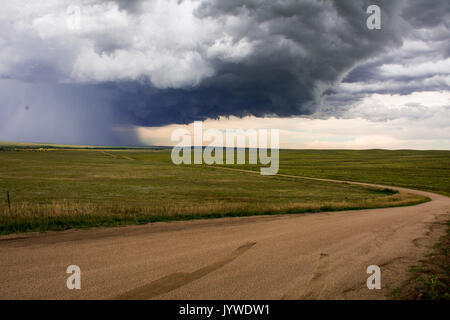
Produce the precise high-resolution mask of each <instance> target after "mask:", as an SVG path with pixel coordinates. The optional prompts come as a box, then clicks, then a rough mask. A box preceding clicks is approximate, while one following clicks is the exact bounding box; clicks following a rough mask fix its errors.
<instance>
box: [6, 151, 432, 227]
mask: <svg viewBox="0 0 450 320" xmlns="http://www.w3.org/2000/svg"><path fill="white" fill-rule="evenodd" d="M40 150H41V151H40ZM43 150H46V151H43ZM7 193H8V194H9V196H10V202H9V204H8V201H7ZM0 195H1V196H2V197H3V198H4V201H0V233H1V234H8V233H14V232H24V231H45V230H63V229H68V228H74V227H76V228H81V227H94V226H119V225H127V224H142V223H148V222H153V221H171V220H181V219H183V220H184V219H196V218H212V217H226V216H246V215H257V214H280V213H302V212H318V211H325V210H326V211H332V210H346V209H362V208H379V207H386V206H399V205H409V204H414V203H420V202H423V201H426V200H427V199H426V198H423V197H419V196H415V195H411V194H403V193H396V192H393V191H392V190H381V189H376V188H365V187H361V186H354V185H349V184H337V183H329V182H320V181H310V180H305V179H295V178H287V177H277V176H271V177H263V176H260V175H254V174H245V173H241V172H233V171H229V170H219V169H215V168H211V167H208V166H203V165H195V166H194V165H192V166H175V165H173V164H172V163H171V160H170V150H133V149H131V150H115V149H111V150H106V149H101V150H85V149H79V150H75V149H74V150H65V149H53V148H46V149H39V148H36V149H20V148H19V149H8V150H6V151H2V152H0Z"/></svg>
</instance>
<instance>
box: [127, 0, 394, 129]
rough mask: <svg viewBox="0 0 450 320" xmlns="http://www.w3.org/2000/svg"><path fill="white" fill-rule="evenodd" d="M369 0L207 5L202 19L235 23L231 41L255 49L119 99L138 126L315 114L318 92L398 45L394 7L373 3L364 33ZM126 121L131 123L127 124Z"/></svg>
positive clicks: (202, 8) (199, 12)
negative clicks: (208, 70) (193, 82)
mask: <svg viewBox="0 0 450 320" xmlns="http://www.w3.org/2000/svg"><path fill="white" fill-rule="evenodd" d="M370 4H373V1H362V0H361V1H352V2H346V1H335V2H330V1H301V2H299V1H272V0H270V1H269V0H267V1H260V0H258V1H246V2H245V4H244V3H243V2H242V1H207V2H205V3H203V4H202V5H201V6H200V7H199V8H198V10H197V12H196V14H197V16H198V17H200V18H202V19H206V18H208V19H222V20H223V19H226V18H229V17H235V18H238V19H242V21H243V23H242V25H241V26H237V27H235V28H234V29H232V30H228V32H229V35H230V36H231V37H232V39H233V42H238V41H240V40H241V39H246V40H247V41H249V42H251V43H255V45H254V48H253V51H252V53H251V54H249V55H247V56H246V57H245V58H244V59H243V60H241V61H239V62H238V63H236V62H227V61H223V60H222V59H220V57H219V58H216V59H213V60H211V61H210V62H211V63H212V65H213V69H214V70H215V75H214V76H212V77H209V78H206V79H204V80H203V81H202V82H201V83H200V84H199V85H198V86H197V87H194V88H186V89H185V88H181V89H169V90H167V89H165V90H156V91H155V90H151V89H149V88H147V87H146V86H142V85H136V86H137V87H138V89H136V90H137V91H135V93H124V95H123V96H122V97H121V100H120V104H122V105H124V106H127V108H128V109H129V110H130V114H132V115H133V116H134V121H136V122H137V123H138V124H139V125H161V124H168V123H189V122H192V121H194V120H202V119H205V118H214V117H218V116H229V115H235V116H246V115H254V116H265V115H277V116H294V115H309V114H312V113H314V112H315V111H316V108H317V105H318V104H319V100H320V99H321V95H322V92H323V90H324V89H326V88H328V87H331V86H333V85H334V84H335V83H337V82H338V81H339V80H340V79H341V77H342V76H343V75H345V73H346V72H347V71H349V70H350V69H351V68H352V67H354V66H355V65H356V64H357V63H358V62H361V61H364V60H365V59H367V58H369V57H371V56H375V55H377V54H379V53H380V52H383V51H385V50H387V49H388V48H390V47H396V46H399V45H400V44H401V37H400V35H401V33H400V32H399V30H400V29H401V25H400V24H399V22H398V17H397V15H398V14H399V3H398V2H393V1H380V2H378V4H379V5H380V6H381V7H382V8H383V13H384V12H385V13H384V25H383V29H382V30H380V31H373V30H369V29H368V28H367V27H366V19H367V16H368V15H367V14H366V8H367V7H368V6H369V5H370ZM132 121H133V120H132Z"/></svg>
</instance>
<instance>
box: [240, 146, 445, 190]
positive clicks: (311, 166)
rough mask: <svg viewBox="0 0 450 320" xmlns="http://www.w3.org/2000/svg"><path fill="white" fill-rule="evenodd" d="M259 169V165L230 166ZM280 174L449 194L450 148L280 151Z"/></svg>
mask: <svg viewBox="0 0 450 320" xmlns="http://www.w3.org/2000/svg"><path fill="white" fill-rule="evenodd" d="M233 167H238V168H242V169H249V170H259V166H253V165H240V166H233ZM278 173H280V174H289V175H299V176H308V177H316V178H329V179H337V180H349V181H361V182H371V183H380V184H387V185H395V186H402V187H407V188H411V189H418V190H425V191H432V192H436V193H440V194H443V195H446V196H450V151H416V150H395V151H388V150H282V151H280V170H279V172H278Z"/></svg>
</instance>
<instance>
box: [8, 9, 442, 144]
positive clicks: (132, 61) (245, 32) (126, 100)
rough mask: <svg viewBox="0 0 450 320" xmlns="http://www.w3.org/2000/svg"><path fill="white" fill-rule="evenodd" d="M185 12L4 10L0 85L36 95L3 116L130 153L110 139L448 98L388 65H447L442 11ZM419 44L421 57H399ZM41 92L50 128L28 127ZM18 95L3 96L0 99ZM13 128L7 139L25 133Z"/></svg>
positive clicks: (412, 53)
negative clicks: (374, 20) (362, 104)
mask: <svg viewBox="0 0 450 320" xmlns="http://www.w3.org/2000/svg"><path fill="white" fill-rule="evenodd" d="M19 2H20V1H19ZM24 2H26V1H24ZM73 2H75V3H73ZM188 2H189V1H175V2H174V1H169V0H168V1H159V2H158V1H144V0H128V1H127V0H114V1H108V2H106V1H92V0H79V1H76V0H74V1H65V2H64V1H61V2H60V3H58V5H55V7H54V8H52V7H45V6H43V5H41V4H39V3H38V2H36V3H34V2H33V3H30V4H29V5H28V6H27V10H17V8H16V7H15V6H19V4H17V5H15V4H14V3H7V4H5V8H4V10H3V13H1V12H0V26H1V27H2V31H1V32H0V42H1V43H5V44H7V46H5V50H3V52H0V78H5V79H6V78H7V79H11V80H12V82H11V83H12V84H14V83H16V82H14V80H20V81H19V82H20V83H21V84H20V85H19V84H17V83H19V82H17V83H16V86H17V90H19V91H20V90H22V89H21V88H22V86H23V83H29V84H30V86H32V87H34V89H27V90H29V91H31V92H33V94H29V96H28V97H29V98H28V100H27V101H20V102H18V101H14V99H12V100H11V99H9V98H8V99H6V100H8V101H10V102H9V103H8V104H6V103H5V102H3V104H2V106H1V109H0V113H1V116H2V117H5V118H3V119H16V120H15V121H16V122H17V125H16V127H20V125H22V126H23V127H26V126H31V127H33V126H35V127H34V128H35V129H34V131H33V132H35V133H36V134H37V132H42V134H43V136H45V137H47V136H49V135H50V133H49V132H52V134H56V132H58V130H61V131H62V132H67V135H70V132H75V133H76V134H75V135H76V136H77V137H79V139H78V140H77V141H79V142H81V140H83V139H88V138H87V136H89V135H92V136H94V135H95V136H96V137H97V138H96V141H95V142H96V143H102V142H101V141H105V142H104V143H112V142H114V141H120V143H122V140H120V138H119V136H120V134H118V133H117V134H116V133H114V130H111V128H115V127H121V128H124V127H125V128H126V127H129V128H130V127H133V126H135V125H149V126H152V125H164V124H172V123H190V122H192V121H195V120H204V119H207V118H217V117H219V116H231V115H235V116H239V117H242V116H246V115H254V116H258V117H262V116H266V115H270V116H273V115H275V116H281V117H290V116H302V115H305V116H308V115H309V116H315V115H317V116H321V115H324V114H327V115H339V114H341V113H342V112H343V111H342V110H346V108H348V106H349V105H351V104H352V103H354V102H355V101H358V100H360V99H362V98H363V97H364V96H365V95H366V94H368V93H375V92H378V93H403V94H405V93H410V92H414V91H416V90H423V89H424V88H426V89H429V90H442V89H443V88H444V89H445V88H446V87H448V82H446V79H445V76H446V75H447V73H445V72H444V71H443V72H441V73H439V72H434V71H433V69H430V72H424V71H423V70H422V69H423V68H422V69H420V70H418V71H417V72H416V73H412V74H407V73H405V74H398V75H396V74H395V72H392V70H394V69H392V67H389V65H399V66H400V67H401V66H408V65H413V66H414V65H420V64H423V63H426V62H428V61H432V62H433V61H439V60H442V59H445V58H446V57H448V56H449V53H450V44H449V42H448V41H447V38H448V27H449V26H448V21H449V19H448V15H449V11H450V10H449V9H448V5H449V2H448V1H447V0H442V1H433V2H432V3H430V2H429V1H425V0H420V1H419V0H414V1H401V0H399V1H389V0H385V1H382V0H378V1H375V0H353V1H344V0H343V1H338V0H336V1H330V0H329V1H326V0H302V1H299V0H248V1H238V0H227V1H222V0H205V1H200V2H197V1H195V2H189V3H198V4H199V5H198V6H197V7H195V9H193V8H194V6H189V5H185V4H186V3H188ZM72 4H79V5H80V6H81V9H82V10H81V12H82V14H83V16H82V20H81V21H82V23H83V25H82V27H81V29H80V30H78V31H73V32H72V31H68V30H67V29H66V26H65V20H64V19H65V18H66V16H65V15H66V7H67V6H68V5H72ZM372 4H376V5H379V6H380V7H381V10H382V20H381V21H382V28H381V30H369V29H368V28H367V26H366V19H367V17H368V14H367V13H366V9H367V7H368V6H369V5H372ZM116 5H117V6H116ZM161 8H162V9H161ZM52 10H53V11H52ZM158 10H160V11H158ZM174 11H176V12H175V13H174ZM16 15H17V16H16ZM186 17H187V18H186ZM55 23H59V25H58V26H55ZM183 23H185V24H186V25H183ZM24 26H25V27H24ZM410 40H417V41H419V42H421V43H422V44H423V45H424V46H425V47H426V49H423V48H412V49H404V48H403V47H401V46H402V44H404V43H405V41H410ZM399 48H402V49H399ZM425 67H427V66H425ZM425 67H424V68H425ZM436 75H437V76H439V77H440V78H436V77H435V78H434V79H431V78H432V76H436ZM362 84H365V86H362ZM40 85H45V86H44V87H45V90H47V91H48V92H51V93H52V94H48V95H42V96H43V97H41V98H40V100H41V102H40V110H41V111H40V112H41V114H43V115H47V118H46V119H47V120H45V119H44V118H45V117H44V118H43V119H42V121H41V123H42V125H35V124H33V125H31V124H30V123H32V119H31V118H30V117H29V115H30V113H27V114H22V112H25V111H24V110H25V109H24V103H25V104H26V105H28V104H29V106H30V109H29V111H32V110H36V109H37V108H36V107H35V106H34V105H35V103H33V99H37V98H38V97H39V96H40V95H41V94H40V91H39V89H38V88H40ZM26 87H27V88H28V86H26ZM60 92H70V94H69V93H66V94H61V93H60ZM13 93H14V90H13V88H12V87H11V88H10V90H3V92H2V98H5V97H10V96H11V95H13ZM44 98H45V99H47V100H46V101H44V100H43V99H44ZM3 100H4V101H5V99H3ZM30 101H31V102H30ZM80 101H81V102H82V103H80ZM58 105H63V106H61V108H60V109H59V110H60V111H58V108H57V106H58ZM16 107H17V110H20V112H19V111H18V112H17V113H14V112H13V110H14V108H16ZM324 110H325V111H326V112H325V113H324ZM102 114H103V115H104V116H102ZM25 115H28V118H27V117H25ZM55 115H56V116H55ZM77 115H80V116H77ZM89 115H91V116H90V117H89ZM49 117H50V119H54V121H53V122H52V121H49V120H48V119H49ZM51 117H53V118H51ZM57 119H64V120H66V119H69V120H70V119H71V121H72V123H73V126H72V127H70V126H67V128H64V126H61V125H60V124H61V123H63V122H62V121H58V120H57ZM19 120H20V121H23V122H22V123H21V122H20V121H19ZM4 121H5V123H6V122H8V123H11V122H12V121H7V120H4ZM52 123H55V125H53V126H54V127H55V128H57V129H58V130H56V129H55V130H53V129H52V128H51V127H52ZM56 124H57V125H56ZM5 127H8V128H9V129H8V130H9V131H8V132H6V131H5V130H6V129H4V130H3V131H0V133H1V135H2V136H8V134H9V133H11V132H19V131H20V130H19V129H17V128H12V125H8V126H4V128H5ZM31 127H30V128H31ZM76 128H78V131H77V129H76ZM16 129H17V130H19V131H17V130H16ZM100 131H101V132H104V133H103V134H100V133H99V132H100ZM0 138H2V137H1V136H0ZM134 138H135V137H131V138H130V136H128V135H125V139H131V140H129V141H132V143H134V142H135V140H134ZM100 140H101V141H100ZM111 141H112V142H111ZM89 142H92V141H86V143H89Z"/></svg>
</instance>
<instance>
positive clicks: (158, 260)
mask: <svg viewBox="0 0 450 320" xmlns="http://www.w3.org/2000/svg"><path fill="white" fill-rule="evenodd" d="M390 188H392V189H397V190H402V191H407V192H412V193H418V194H422V195H426V196H428V197H430V198H431V199H432V201H431V202H427V203H424V204H421V205H417V206H411V207H399V208H387V209H373V210H361V211H342V212H331V213H315V214H299V215H279V216H257V217H244V218H225V219H214V220H197V221H186V222H171V223H154V224H148V225H144V226H132V227H122V228H110V229H91V230H71V231H65V232H48V233H46V234H25V235H11V236H3V237H0V299H24V298H25V299H109V298H113V299H116V298H118V299H317V298H321V299H384V298H387V297H388V293H389V292H390V291H391V290H392V289H393V288H395V287H396V286H397V285H399V284H400V283H401V282H402V281H404V280H406V279H407V278H408V276H409V275H408V272H407V270H408V268H409V266H411V265H413V264H415V263H417V261H418V260H419V259H421V258H422V257H423V256H424V255H425V254H426V253H428V252H429V250H430V249H429V248H428V246H429V245H431V244H433V243H434V242H435V241H436V240H437V239H438V237H439V235H440V234H441V232H442V230H443V229H444V225H443V222H444V221H445V219H448V217H449V212H450V199H449V198H447V197H445V196H441V195H437V194H433V193H429V192H422V191H413V190H408V189H404V188H395V187H390ZM69 265H78V266H79V267H80V268H81V290H68V289H67V287H66V280H67V277H69V274H67V273H66V268H67V267H68V266H69ZM369 265H378V266H379V267H380V268H381V286H382V289H381V290H369V289H367V286H366V280H367V277H368V276H369V275H368V274H366V268H367V267H368V266H369Z"/></svg>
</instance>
